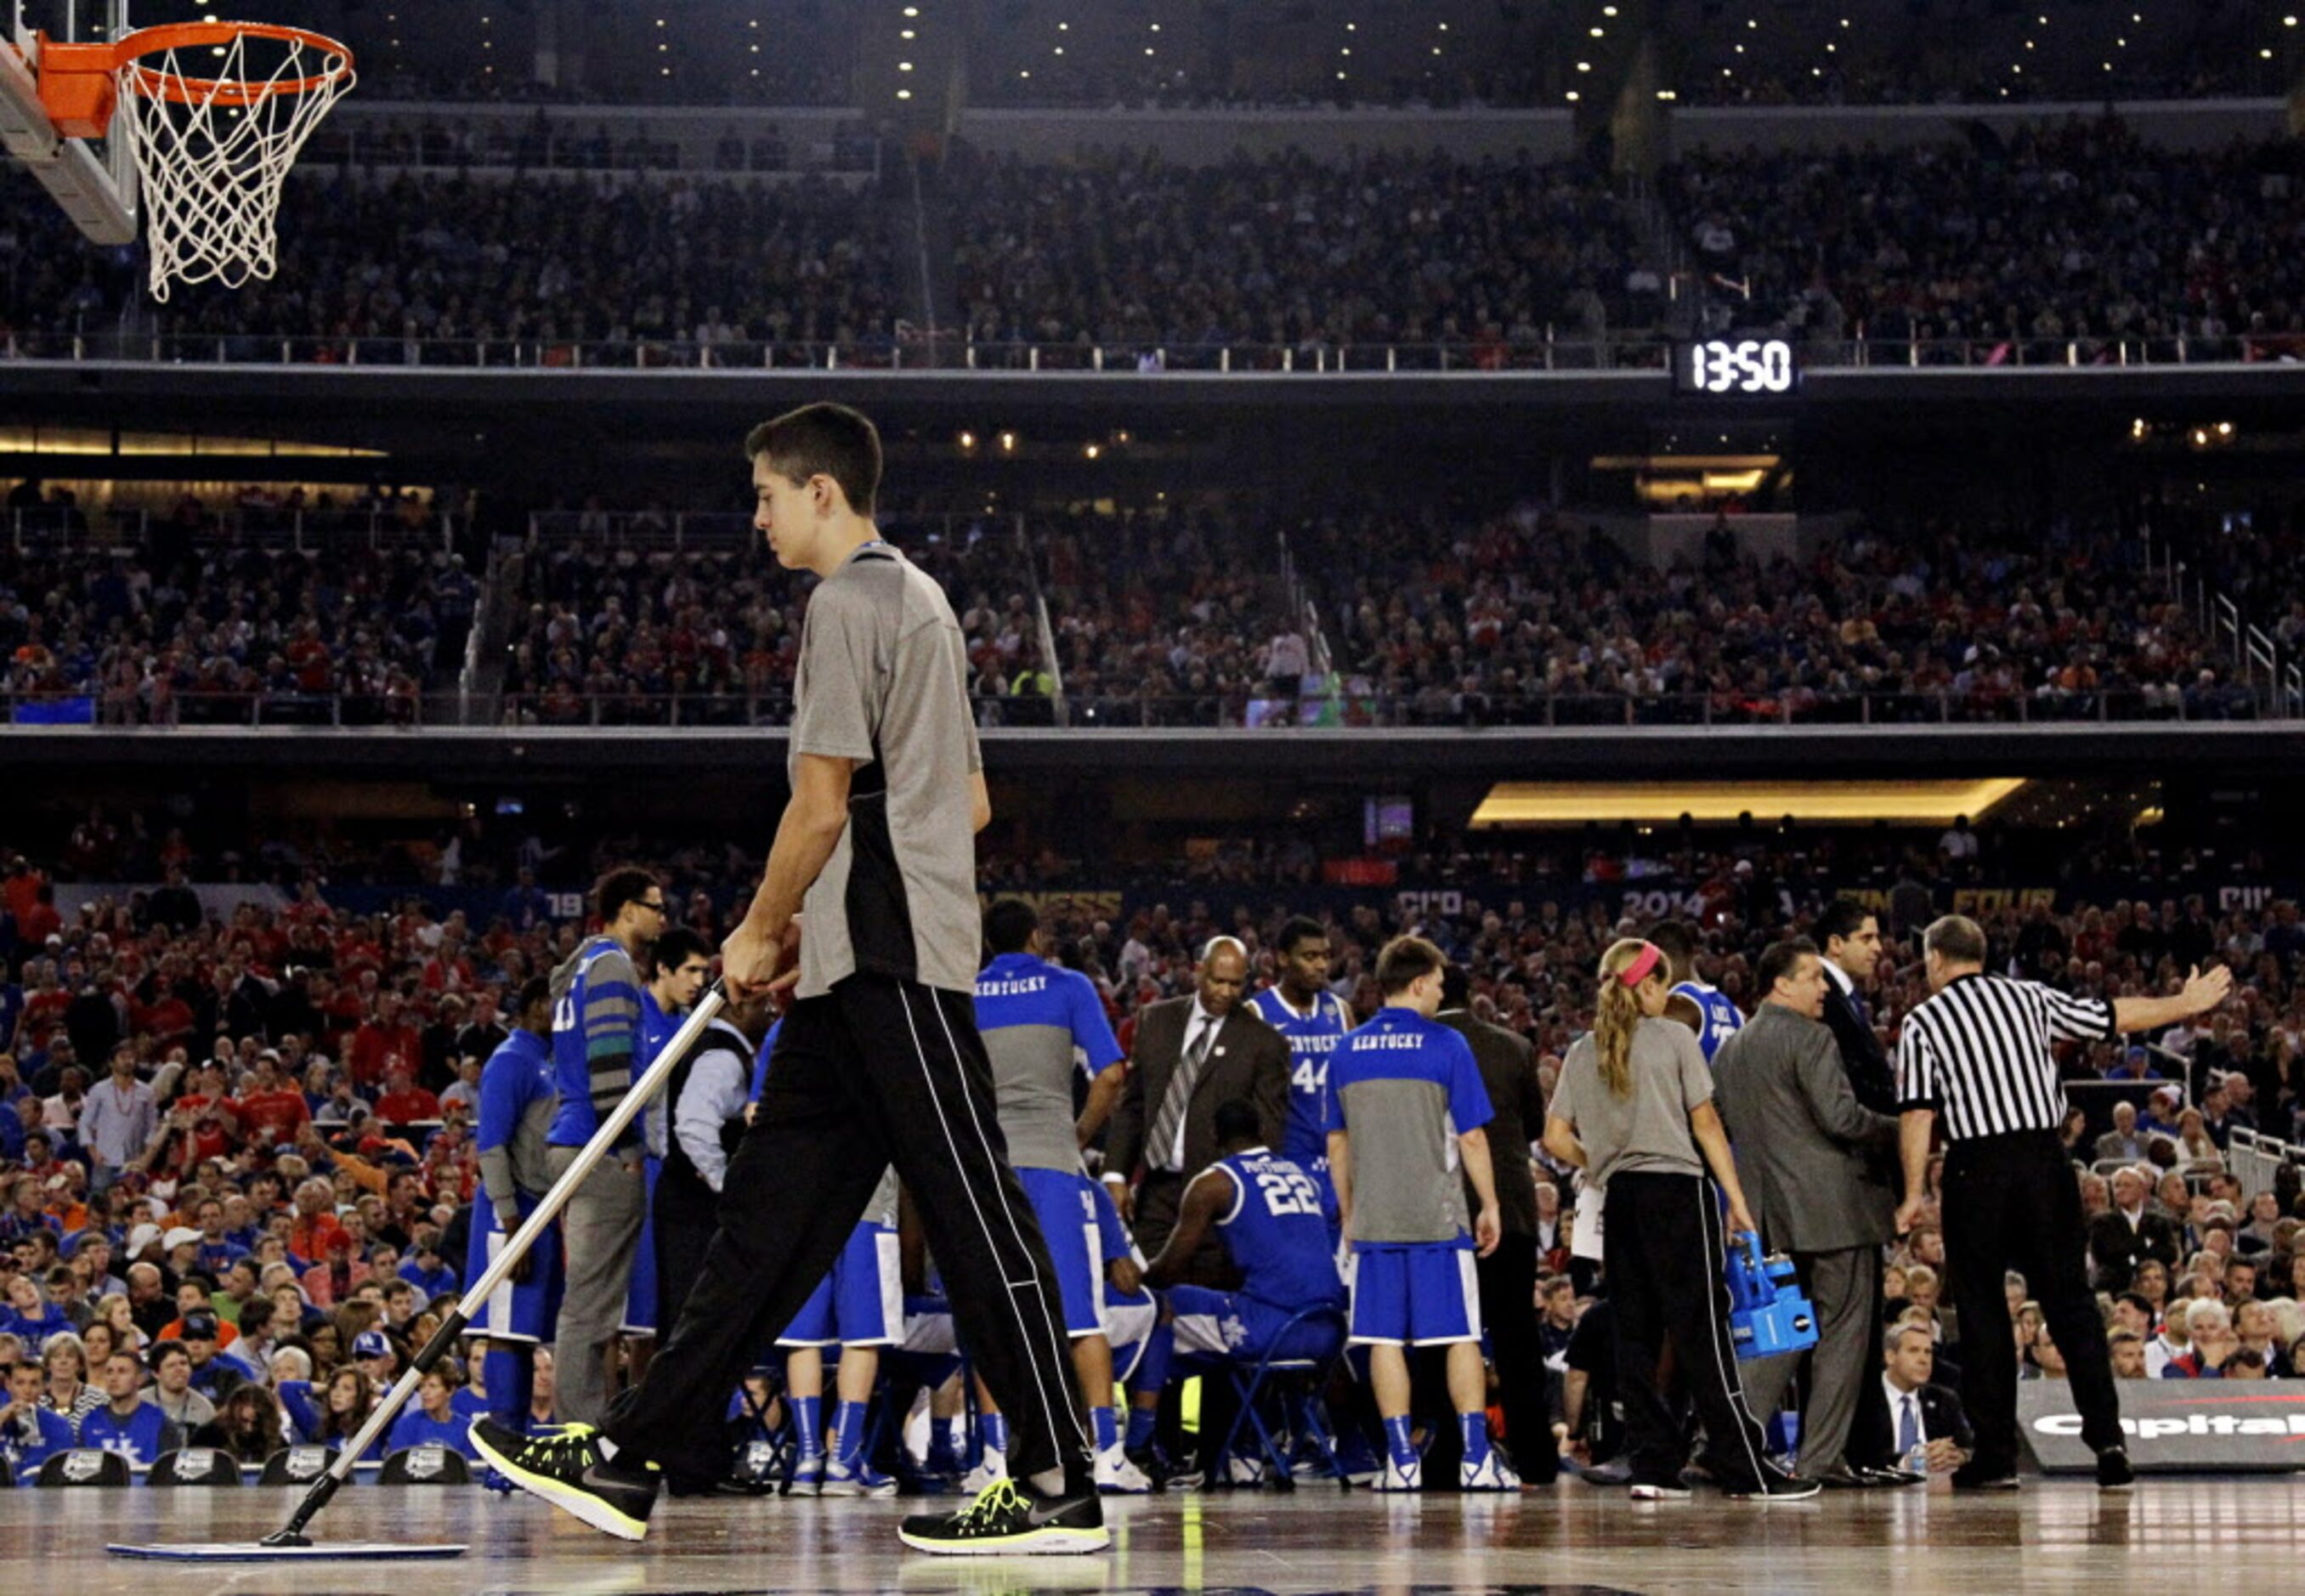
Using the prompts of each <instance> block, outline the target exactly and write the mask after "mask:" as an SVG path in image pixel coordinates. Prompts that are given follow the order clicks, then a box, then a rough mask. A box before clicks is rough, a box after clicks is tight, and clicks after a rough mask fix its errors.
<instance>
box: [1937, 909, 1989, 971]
mask: <svg viewBox="0 0 2305 1596" xmlns="http://www.w3.org/2000/svg"><path fill="white" fill-rule="evenodd" d="M1921 947H1922V949H1923V950H1924V951H1925V952H1928V953H1935V954H1943V955H1944V956H1945V957H1946V958H1947V959H1949V960H1951V961H1952V963H1953V964H1983V963H1985V928H1984V927H1983V926H1981V925H1979V924H1978V923H1977V921H1973V920H1971V919H1969V916H1968V915H1966V914H1948V915H1945V916H1944V918H1943V919H1941V920H1936V921H1931V922H1930V925H1929V929H1928V930H1926V931H1923V932H1922V933H1921Z"/></svg>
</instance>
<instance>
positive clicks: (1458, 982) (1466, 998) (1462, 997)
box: [1441, 964, 1473, 1008]
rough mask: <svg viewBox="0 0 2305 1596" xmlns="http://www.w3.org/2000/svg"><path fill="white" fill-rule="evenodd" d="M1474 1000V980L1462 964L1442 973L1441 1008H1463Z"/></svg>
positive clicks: (1452, 965)
mask: <svg viewBox="0 0 2305 1596" xmlns="http://www.w3.org/2000/svg"><path fill="white" fill-rule="evenodd" d="M1472 1000H1473V978H1472V976H1471V975H1469V974H1468V973H1467V972H1466V970H1465V967H1464V966H1463V965H1462V964H1451V965H1450V966H1449V967H1448V968H1447V969H1445V970H1443V971H1442V972H1441V1006H1442V1008H1462V1007H1464V1006H1466V1005H1467V1003H1470V1002H1471V1001H1472Z"/></svg>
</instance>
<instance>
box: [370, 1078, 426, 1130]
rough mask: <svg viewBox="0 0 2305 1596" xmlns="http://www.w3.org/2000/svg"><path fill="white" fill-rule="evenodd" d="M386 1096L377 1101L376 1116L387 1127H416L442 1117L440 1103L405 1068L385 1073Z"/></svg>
mask: <svg viewBox="0 0 2305 1596" xmlns="http://www.w3.org/2000/svg"><path fill="white" fill-rule="evenodd" d="M384 1088H385V1090H384V1095H383V1096H382V1097H380V1098H378V1099H376V1114H377V1117H378V1119H381V1120H383V1121H384V1123H385V1124H387V1125H414V1124H415V1123H416V1122H417V1121H418V1120H421V1119H438V1118H439V1117H440V1099H438V1098H437V1097H435V1096H433V1095H432V1094H431V1093H430V1092H429V1091H425V1090H424V1088H422V1087H421V1086H419V1085H417V1084H416V1082H415V1077H414V1076H413V1074H410V1072H409V1069H408V1066H407V1065H404V1064H396V1065H393V1066H392V1067H391V1068H390V1069H389V1070H387V1072H386V1073H385V1077H384Z"/></svg>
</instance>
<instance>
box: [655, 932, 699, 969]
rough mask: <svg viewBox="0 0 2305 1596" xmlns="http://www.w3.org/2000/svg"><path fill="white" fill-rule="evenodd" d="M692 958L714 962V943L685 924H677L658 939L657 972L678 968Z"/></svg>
mask: <svg viewBox="0 0 2305 1596" xmlns="http://www.w3.org/2000/svg"><path fill="white" fill-rule="evenodd" d="M691 959H702V960H703V961H704V962H705V963H706V964H710V963H711V962H712V944H710V942H707V941H706V940H705V939H704V938H703V937H702V936H701V935H700V934H698V933H697V932H695V931H693V930H690V929H689V928H688V927H686V926H685V925H676V926H675V927H673V928H672V929H671V930H668V931H667V932H666V933H665V934H664V935H663V936H661V937H659V938H657V939H656V972H657V973H658V974H659V975H662V974H664V973H665V972H668V971H672V970H677V969H679V968H680V967H681V966H682V965H683V964H686V963H688V961H689V960H691Z"/></svg>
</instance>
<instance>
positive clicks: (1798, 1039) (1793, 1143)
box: [1713, 938, 1897, 1489]
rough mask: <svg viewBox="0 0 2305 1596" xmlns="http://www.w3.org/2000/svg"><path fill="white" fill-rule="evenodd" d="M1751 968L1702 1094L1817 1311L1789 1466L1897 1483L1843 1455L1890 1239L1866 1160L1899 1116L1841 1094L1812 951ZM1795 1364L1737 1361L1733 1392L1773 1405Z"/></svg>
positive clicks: (1804, 948)
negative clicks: (1739, 1375)
mask: <svg viewBox="0 0 2305 1596" xmlns="http://www.w3.org/2000/svg"><path fill="white" fill-rule="evenodd" d="M1754 974H1755V984H1756V986H1757V987H1758V988H1759V989H1760V990H1761V992H1762V1001H1761V1006H1760V1009H1759V1010H1758V1012H1756V1014H1754V1016H1753V1018H1752V1021H1751V1022H1750V1023H1748V1024H1747V1025H1746V1027H1745V1028H1744V1029H1743V1030H1742V1031H1738V1032H1737V1033H1736V1034H1735V1035H1734V1036H1731V1038H1730V1039H1729V1040H1727V1041H1726V1042H1724V1043H1722V1048H1721V1051H1720V1052H1719V1053H1718V1054H1717V1055H1716V1056H1715V1057H1714V1060H1713V1069H1714V1100H1715V1101H1716V1102H1718V1103H1719V1104H1720V1107H1721V1117H1722V1122H1723V1123H1724V1124H1725V1125H1727V1126H1728V1129H1729V1139H1730V1141H1731V1143H1732V1144H1733V1145H1734V1147H1735V1150H1736V1155H1737V1173H1738V1178H1739V1180H1741V1181H1742V1182H1743V1183H1744V1185H1745V1191H1746V1193H1747V1196H1748V1199H1749V1201H1751V1203H1752V1208H1753V1214H1754V1217H1755V1218H1756V1219H1758V1220H1759V1221H1760V1226H1761V1234H1762V1236H1763V1238H1764V1239H1765V1241H1766V1243H1767V1244H1768V1245H1769V1246H1770V1247H1772V1248H1773V1249H1776V1250H1778V1251H1781V1252H1789V1253H1790V1254H1791V1255H1792V1258H1793V1261H1794V1264H1795V1265H1796V1267H1797V1268H1798V1269H1799V1272H1800V1278H1801V1280H1802V1283H1803V1284H1804V1285H1805V1286H1807V1290H1808V1294H1809V1297H1810V1300H1811V1301H1812V1302H1813V1303H1815V1304H1816V1318H1817V1344H1816V1351H1815V1353H1814V1354H1812V1356H1811V1362H1810V1379H1809V1383H1808V1400H1807V1403H1806V1404H1805V1405H1803V1408H1802V1411H1801V1429H1800V1460H1799V1471H1798V1472H1799V1474H1800V1476H1801V1477H1802V1478H1803V1479H1808V1480H1816V1481H1820V1482H1821V1483H1823V1484H1825V1485H1828V1486H1834V1487H1839V1488H1841V1489H1850V1488H1857V1487H1864V1486H1870V1485H1884V1484H1889V1483H1892V1482H1897V1481H1892V1480H1890V1479H1889V1478H1886V1477H1884V1475H1883V1474H1882V1473H1879V1472H1876V1471H1871V1470H1858V1469H1854V1468H1852V1467H1850V1464H1849V1463H1848V1461H1847V1460H1846V1458H1844V1457H1843V1456H1842V1453H1843V1451H1844V1449H1845V1448H1846V1447H1847V1446H1848V1445H1849V1439H1850V1426H1851V1424H1852V1422H1854V1420H1855V1418H1856V1413H1857V1400H1858V1388H1859V1385H1860V1383H1861V1382H1862V1381H1863V1380H1865V1379H1866V1378H1867V1375H1868V1374H1869V1373H1870V1372H1871V1369H1872V1356H1873V1345H1874V1341H1873V1338H1874V1337H1875V1334H1876V1333H1877V1331H1878V1329H1879V1326H1880V1321H1881V1304H1880V1303H1879V1302H1878V1301H1876V1300H1875V1286H1874V1281H1875V1273H1876V1271H1875V1269H1874V1261H1875V1258H1876V1257H1877V1256H1878V1253H1879V1251H1880V1248H1881V1246H1882V1244H1884V1243H1885V1242H1886V1241H1888V1239H1889V1238H1890V1236H1891V1235H1893V1234H1894V1227H1893V1224H1892V1219H1893V1217H1894V1215H1895V1212H1896V1197H1895V1194H1894V1193H1892V1191H1891V1190H1890V1188H1889V1187H1887V1186H1886V1185H1884V1184H1882V1183H1881V1181H1880V1180H1879V1179H1878V1177H1877V1176H1875V1173H1874V1166H1873V1165H1872V1164H1870V1163H1869V1162H1868V1160H1867V1157H1866V1155H1867V1151H1868V1150H1876V1149H1878V1148H1880V1147H1883V1146H1884V1145H1891V1144H1893V1142H1895V1139H1896V1135H1897V1122H1896V1121H1895V1120H1894V1119H1892V1118H1891V1117H1890V1116H1887V1115H1885V1114H1879V1113H1875V1111H1874V1110H1872V1109H1870V1108H1866V1107H1865V1106H1864V1105H1863V1104H1861V1103H1859V1102H1858V1100H1857V1094H1856V1092H1855V1091H1853V1090H1851V1088H1850V1083H1849V1073H1848V1071H1847V1070H1845V1069H1844V1068H1842V1066H1841V1053H1840V1049H1839V1048H1837V1047H1836V1046H1835V1045H1834V1043H1833V1032H1832V1031H1829V1030H1828V1029H1826V1027H1825V1026H1824V1023H1822V1017H1823V1015H1824V983H1825V975H1824V962H1823V960H1822V958H1821V957H1820V955H1818V953H1817V950H1816V944H1815V943H1813V942H1811V941H1809V940H1807V938H1798V939H1795V940H1792V941H1786V942H1780V943H1777V944H1776V945H1775V946H1773V947H1770V948H1769V949H1768V950H1767V951H1766V952H1765V953H1764V954H1763V955H1761V959H1760V963H1759V964H1757V965H1756V967H1755V972H1754ZM1798 1362H1799V1357H1798V1355H1797V1354H1796V1355H1793V1356H1786V1357H1779V1358H1768V1359H1764V1360H1761V1361H1760V1362H1758V1363H1753V1364H1748V1366H1747V1368H1746V1371H1745V1395H1746V1397H1747V1399H1748V1401H1749V1402H1750V1404H1751V1405H1752V1409H1753V1412H1754V1413H1756V1415H1766V1414H1768V1413H1773V1412H1774V1411H1775V1409H1776V1406H1777V1404H1778V1403H1779V1401H1781V1400H1782V1397H1783V1396H1784V1390H1785V1386H1786V1383H1787V1382H1788V1381H1789V1380H1790V1379H1791V1378H1792V1374H1793V1369H1794V1365H1795V1364H1796V1363H1798Z"/></svg>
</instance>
